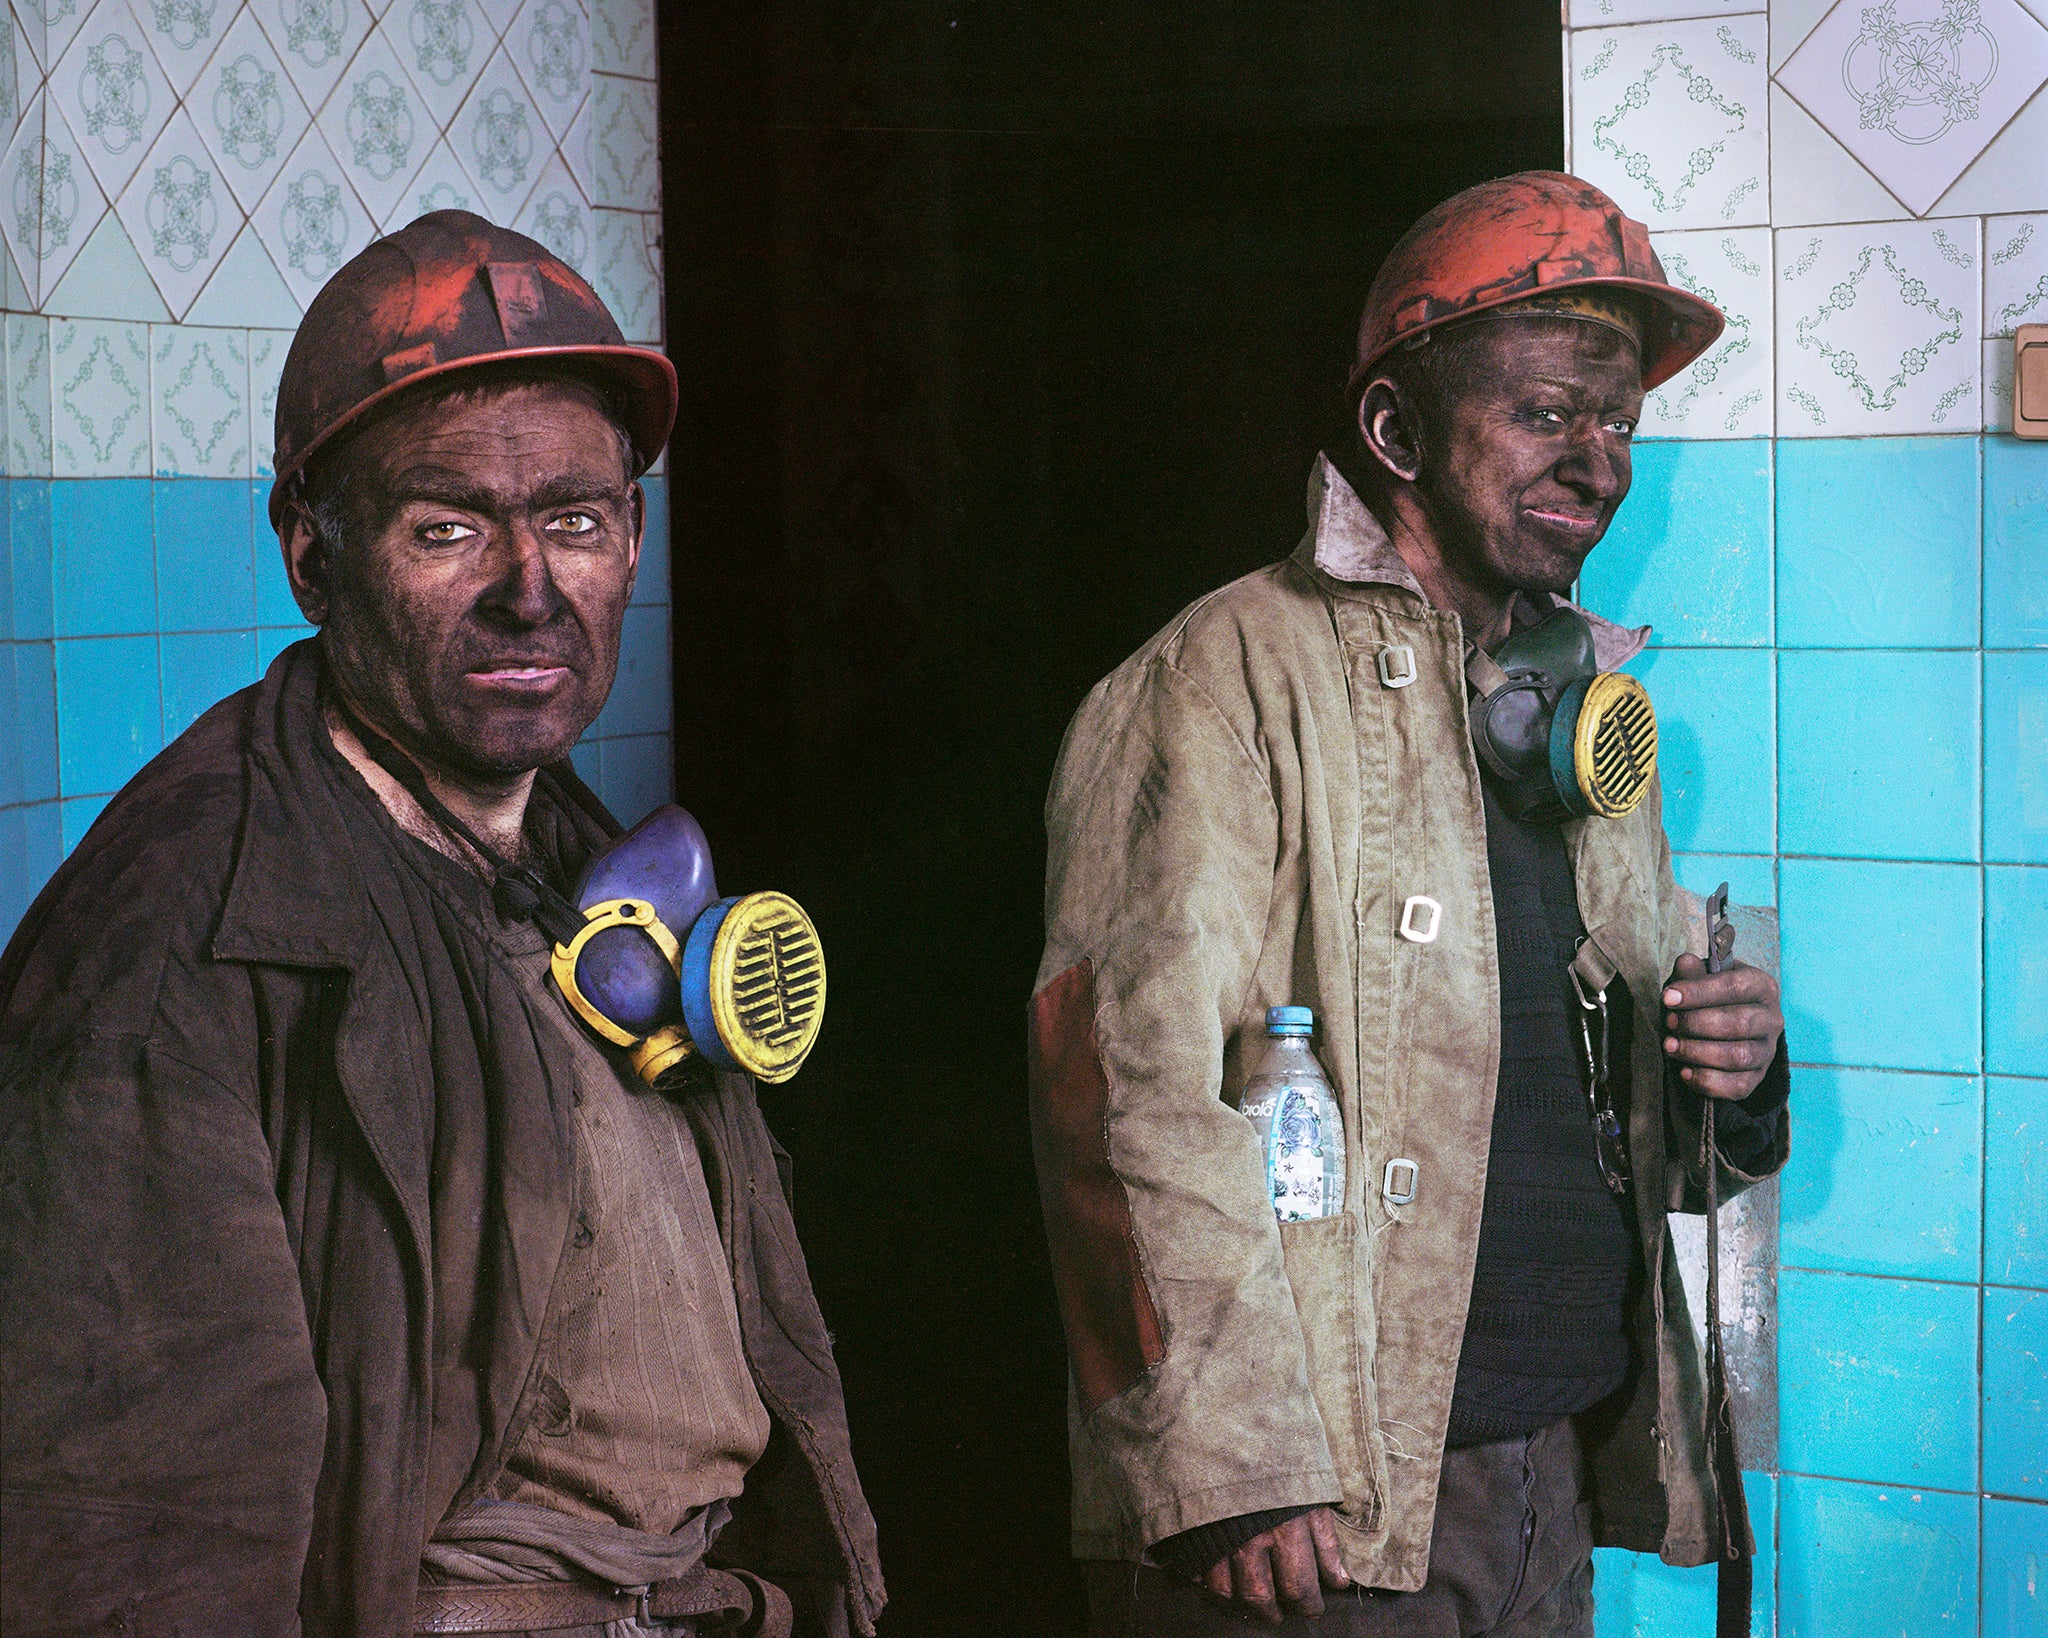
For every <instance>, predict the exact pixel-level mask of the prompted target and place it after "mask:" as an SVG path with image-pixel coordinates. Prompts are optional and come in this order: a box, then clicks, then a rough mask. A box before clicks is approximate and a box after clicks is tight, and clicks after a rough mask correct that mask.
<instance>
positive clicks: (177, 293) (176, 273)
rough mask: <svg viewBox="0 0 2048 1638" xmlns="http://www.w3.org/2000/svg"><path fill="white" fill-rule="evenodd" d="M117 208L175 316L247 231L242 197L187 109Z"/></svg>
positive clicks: (162, 138)
mask: <svg viewBox="0 0 2048 1638" xmlns="http://www.w3.org/2000/svg"><path fill="white" fill-rule="evenodd" d="M115 208H116V210H117V211H118V213H119V215H120V218H121V225H122V226H123V227H125V228H127V230H128V237H129V239H130V240H131V241H132V242H133V244H134V246H135V250H136V254H137V255H139V256H140V257H141V258H142V265H143V266H144V267H145V268H147V269H148V270H149V276H150V279H151V280H152V281H153V282H154V283H155V285H156V288H157V293H158V294H159V295H161V296H162V297H163V299H164V305H165V306H166V307H168V308H169V309H170V310H171V317H173V318H182V317H184V315H185V310H186V309H187V308H188V307H190V306H191V305H192V303H193V301H194V300H195V299H196V298H197V297H198V295H199V292H200V291H201V290H203V289H205V288H206V281H207V280H208V279H210V278H212V277H213V274H214V270H215V269H216V268H217V267H219V266H220V263H221V258H222V257H223V256H225V255H226V254H227V250H228V246H229V245H231V244H233V243H234V240H235V234H236V232H237V231H238V230H239V229H240V228H241V226H242V213H241V211H240V209H238V208H237V206H236V204H235V196H234V194H233V193H232V192H230V191H229V189H228V185H227V182H226V180H225V179H224V178H223V177H222V175H221V168H220V166H219V165H217V164H216V163H215V162H214V157H213V155H212V154H211V153H209V152H208V151H207V147H206V144H205V143H204V142H202V141H201V140H200V139H199V129H198V127H197V126H196V125H194V124H193V122H192V118H191V116H190V115H189V114H187V113H186V112H185V110H184V109H182V108H180V109H179V110H178V113H177V117H176V118H175V119H173V120H172V121H171V122H170V124H169V125H167V126H165V127H164V132H163V135H162V136H160V137H159V138H158V139H157V143H156V146H155V147H154V148H152V149H150V151H149V157H148V158H147V159H145V160H144V161H143V162H142V166H141V168H140V169H139V170H138V171H137V172H136V173H135V179H134V180H133V181H132V182H130V183H129V184H128V191H127V192H126V193H124V194H122V195H121V200H120V203H119V204H118V205H117V206H116V207H115Z"/></svg>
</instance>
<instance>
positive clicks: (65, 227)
mask: <svg viewBox="0 0 2048 1638" xmlns="http://www.w3.org/2000/svg"><path fill="white" fill-rule="evenodd" d="M106 210H107V201H106V196H105V195H104V194H102V193H101V192H100V185H99V183H98V182H97V181H95V180H94V178H93V174H92V168H91V167H90V166H89V165H87V164H86V162H85V152H84V150H83V149H82V148H81V147H80V145H79V143H78V140H77V139H76V138H75V137H74V136H73V135H72V134H71V128H70V126H69V125H68V124H67V123H66V122H65V119H64V115H63V112H62V111H61V110H60V109H59V108H58V107H57V105H56V104H55V103H54V102H52V101H51V100H50V97H49V94H48V93H47V92H39V93H37V96H36V100H35V102H34V103H32V104H31V105H30V107H29V110H28V112H27V114H26V115H24V116H23V118H22V122H21V125H20V127H19V128H18V129H17V130H16V131H15V133H14V140H13V142H11V143H10V144H8V148H7V152H6V154H5V155H4V156H0V235H4V236H5V237H6V240H7V244H8V248H9V249H10V250H12V251H13V252H14V261H15V265H16V266H17V267H18V268H19V269H20V270H21V276H22V282H23V283H24V284H25V285H27V286H28V289H29V291H30V293H31V294H32V295H33V296H34V298H35V300H36V302H37V303H38V304H39V305H40V304H41V302H42V301H43V299H44V298H45V297H47V296H48V295H49V293H50V292H51V291H52V290H54V289H56V288H57V281H58V280H60V279H62V278H63V277H64V273H65V270H66V269H67V268H69V267H70V266H71V264H72V262H73V261H75V260H76V259H77V257H78V253H79V251H81V250H82V249H84V248H85V242H86V240H87V239H89V238H91V237H92V230H93V229H94V228H96V227H98V226H99V222H100V218H101V217H102V216H104V215H105V214H106Z"/></svg>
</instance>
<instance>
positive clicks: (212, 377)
mask: <svg viewBox="0 0 2048 1638" xmlns="http://www.w3.org/2000/svg"><path fill="white" fill-rule="evenodd" d="M246 335H247V332H246V331H243V330H209V329H205V328H203V327H201V326H199V325H196V324H160V325H157V326H156V327H155V328H153V329H152V330H151V331H150V371H151V374H150V402H151V413H152V415H153V416H154V417H155V438H154V441H155V445H156V457H155V468H156V474H157V476H158V477H160V478H246V477H248V476H249V354H248V348H247V344H246V340H245V337H246Z"/></svg>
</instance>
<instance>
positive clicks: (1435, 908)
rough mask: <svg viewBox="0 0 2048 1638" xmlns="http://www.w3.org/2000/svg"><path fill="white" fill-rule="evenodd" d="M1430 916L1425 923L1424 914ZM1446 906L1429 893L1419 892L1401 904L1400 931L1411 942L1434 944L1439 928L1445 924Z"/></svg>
mask: <svg viewBox="0 0 2048 1638" xmlns="http://www.w3.org/2000/svg"><path fill="white" fill-rule="evenodd" d="M1425 915H1426V916H1427V917H1428V918H1429V920H1428V924H1427V925H1426V926H1425V925H1424V924H1423V921H1422V918H1423V917H1424V916H1425ZM1443 921H1444V907H1443V906H1442V905H1440V904H1438V903H1437V902H1436V900H1435V899H1432V898H1430V897H1429V896H1428V895H1427V894H1423V893H1417V894H1416V895H1415V896H1414V897H1413V898H1411V899H1409V901H1408V902H1407V903H1406V904H1404V905H1402V906H1401V925H1400V928H1399V929H1398V931H1399V932H1400V934H1401V936H1402V937H1403V938H1405V939H1406V940H1407V941H1408V942H1409V943H1410V944H1434V943H1435V942H1436V935H1437V929H1438V928H1440V927H1442V926H1443Z"/></svg>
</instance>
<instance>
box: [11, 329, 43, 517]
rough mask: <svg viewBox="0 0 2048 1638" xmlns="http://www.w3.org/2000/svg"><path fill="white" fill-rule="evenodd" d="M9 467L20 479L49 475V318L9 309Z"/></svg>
mask: <svg viewBox="0 0 2048 1638" xmlns="http://www.w3.org/2000/svg"><path fill="white" fill-rule="evenodd" d="M6 331H7V470H8V471H9V472H11V473H12V474H13V475H14V476H15V477H17V478H47V477H48V476H49V475H50V457H51V453H52V451H51V445H50V408H51V403H50V321H49V320H48V319H46V318H38V317H36V316H35V315H33V314H30V313H9V314H8V315H7V317H6Z"/></svg>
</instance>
